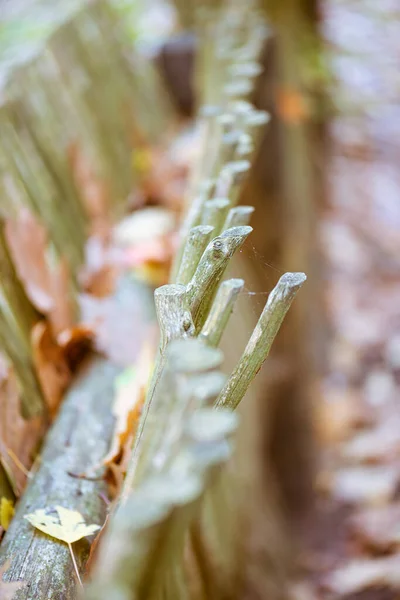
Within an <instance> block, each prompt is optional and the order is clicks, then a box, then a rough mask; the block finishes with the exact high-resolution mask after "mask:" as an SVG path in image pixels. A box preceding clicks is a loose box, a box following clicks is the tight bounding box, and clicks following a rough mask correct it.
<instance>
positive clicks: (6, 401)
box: [0, 367, 43, 497]
mask: <svg viewBox="0 0 400 600" xmlns="http://www.w3.org/2000/svg"><path fill="white" fill-rule="evenodd" d="M20 406H21V405H20V395H19V389H18V385H17V381H16V379H15V375H14V371H13V370H12V368H11V367H7V368H6V370H5V371H4V372H2V376H1V377H0V461H1V463H2V465H3V467H4V469H5V471H6V473H7V476H8V478H9V480H10V484H11V486H12V488H13V491H14V493H15V495H16V496H17V497H18V496H20V494H21V492H22V490H23V489H24V486H25V483H26V478H27V471H28V470H29V469H30V467H31V465H32V462H33V458H34V451H35V450H36V448H37V445H38V442H39V440H40V438H41V436H42V433H43V423H42V422H41V420H40V418H38V417H37V418H34V419H30V420H26V419H24V418H23V417H22V416H21V410H20Z"/></svg>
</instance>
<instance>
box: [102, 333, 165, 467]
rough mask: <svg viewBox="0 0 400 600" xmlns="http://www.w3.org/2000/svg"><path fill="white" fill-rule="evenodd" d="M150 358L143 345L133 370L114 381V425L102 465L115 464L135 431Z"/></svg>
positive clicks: (150, 364)
mask: <svg viewBox="0 0 400 600" xmlns="http://www.w3.org/2000/svg"><path fill="white" fill-rule="evenodd" d="M153 356H154V350H153V347H152V346H151V345H149V344H146V345H145V347H144V348H143V350H142V352H141V354H140V357H139V360H138V362H137V365H136V367H135V368H128V369H125V371H123V372H122V373H121V375H120V376H119V377H118V378H117V380H116V384H115V385H116V395H115V399H114V405H113V415H114V416H115V419H116V423H115V429H114V434H113V439H112V442H111V447H110V450H109V451H108V453H107V455H106V456H105V457H104V461H103V462H104V464H105V465H109V464H110V463H112V462H115V461H116V459H117V458H118V457H119V456H120V454H121V451H122V449H123V447H124V444H125V442H126V440H127V439H128V437H130V436H131V435H132V434H133V433H134V431H135V429H136V426H137V422H138V419H139V416H140V411H141V408H142V406H143V402H144V397H145V392H146V386H147V383H148V380H149V377H150V374H151V370H152V367H153Z"/></svg>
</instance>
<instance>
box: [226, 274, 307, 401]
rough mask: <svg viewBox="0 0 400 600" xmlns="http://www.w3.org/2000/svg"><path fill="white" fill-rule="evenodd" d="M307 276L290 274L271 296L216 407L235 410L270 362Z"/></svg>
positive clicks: (279, 283) (279, 282)
mask: <svg viewBox="0 0 400 600" xmlns="http://www.w3.org/2000/svg"><path fill="white" fill-rule="evenodd" d="M305 280H306V276H305V275H304V273H286V274H285V275H283V276H282V277H281V278H280V280H279V281H278V283H277V285H276V286H275V288H274V289H273V290H272V292H271V293H270V295H269V297H268V300H267V303H266V305H265V308H264V310H263V312H262V314H261V316H260V318H259V320H258V323H257V325H256V327H255V328H254V331H253V333H252V335H251V337H250V340H249V341H248V344H247V346H246V348H245V350H244V352H243V354H242V357H241V358H240V360H239V362H238V364H237V365H236V367H235V369H234V370H233V373H232V375H231V376H230V377H229V379H228V381H227V383H226V384H225V386H224V388H223V390H222V392H221V394H220V396H219V398H218V400H217V402H216V406H224V407H227V408H231V409H235V408H236V407H237V406H238V404H239V403H240V401H241V400H242V398H243V396H244V395H245V393H246V391H247V389H248V387H249V385H250V384H251V382H252V381H253V379H254V377H255V376H256V374H257V373H258V371H259V370H260V368H261V366H262V364H263V363H264V361H265V359H266V358H267V356H268V354H269V351H270V349H271V346H272V343H273V341H274V339H275V336H276V334H277V333H278V331H279V328H280V326H281V324H282V321H283V319H284V317H285V315H286V313H287V311H288V310H289V308H290V305H291V303H292V301H293V299H294V297H295V295H296V293H297V291H298V290H299V289H300V287H301V286H302V285H303V283H304V282H305Z"/></svg>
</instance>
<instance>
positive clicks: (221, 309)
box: [199, 279, 244, 346]
mask: <svg viewBox="0 0 400 600" xmlns="http://www.w3.org/2000/svg"><path fill="white" fill-rule="evenodd" d="M243 286H244V281H243V279H228V280H227V281H223V282H222V283H221V285H220V286H219V288H218V292H217V295H216V297H215V300H214V302H213V304H212V307H211V310H210V313H209V315H208V317H207V320H206V322H205V323H204V326H203V329H202V330H201V333H200V336H199V337H200V339H203V340H204V341H205V342H206V343H207V344H209V345H210V346H218V344H219V342H220V340H221V337H222V334H223V333H224V331H225V327H226V325H227V323H228V320H229V317H230V315H231V313H232V310H233V307H234V304H235V302H236V298H237V296H238V294H239V293H240V292H241V290H242V289H243Z"/></svg>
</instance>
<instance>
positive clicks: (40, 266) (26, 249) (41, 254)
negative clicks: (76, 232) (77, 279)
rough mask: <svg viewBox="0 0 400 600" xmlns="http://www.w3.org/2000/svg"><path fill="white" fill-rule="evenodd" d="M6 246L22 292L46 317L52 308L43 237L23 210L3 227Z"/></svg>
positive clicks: (44, 234) (36, 225)
mask: <svg viewBox="0 0 400 600" xmlns="http://www.w3.org/2000/svg"><path fill="white" fill-rule="evenodd" d="M5 233H6V238H7V243H8V245H9V248H10V251H11V255H12V258H13V261H14V264H15V267H16V270H17V273H18V275H19V277H20V279H21V281H22V283H23V285H24V288H25V291H26V293H27V295H28V297H29V299H30V301H31V302H32V304H33V305H34V306H35V307H36V308H37V309H38V310H39V311H40V312H42V313H44V314H47V313H48V312H49V311H50V310H51V309H52V308H53V290H52V285H51V277H50V271H49V267H48V264H47V261H46V248H47V234H46V230H45V228H44V227H43V225H42V224H41V223H39V221H38V220H37V219H36V218H35V217H34V216H33V215H32V213H31V212H29V210H28V209H26V208H21V209H20V210H19V211H18V218H17V219H14V220H11V219H10V220H8V221H7V222H6V226H5Z"/></svg>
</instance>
